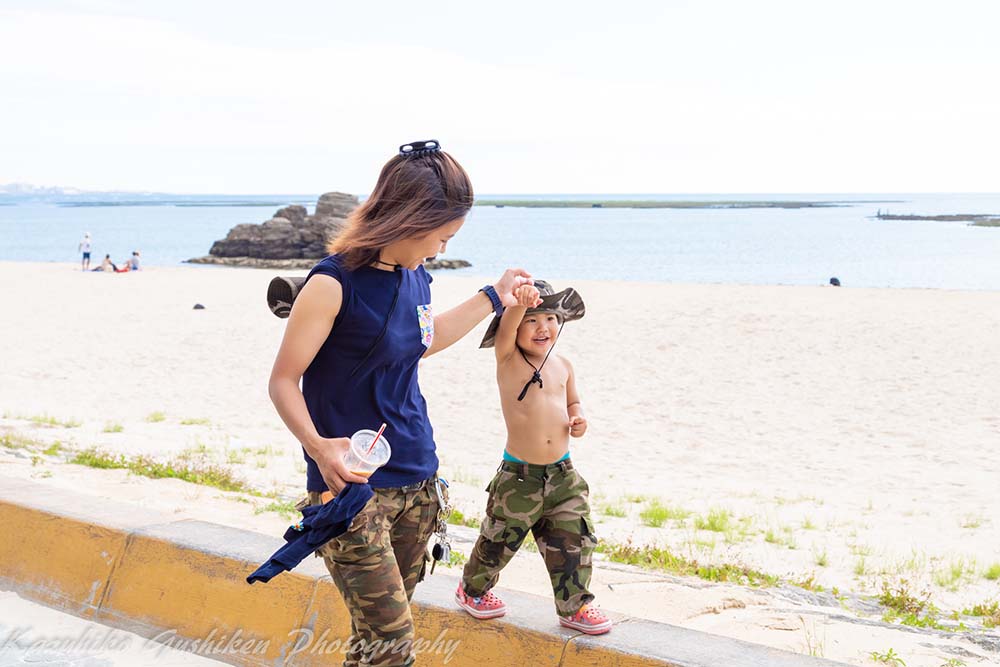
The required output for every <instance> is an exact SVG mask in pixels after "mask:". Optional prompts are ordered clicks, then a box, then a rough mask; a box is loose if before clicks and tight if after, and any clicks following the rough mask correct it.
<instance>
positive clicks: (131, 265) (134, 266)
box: [115, 250, 139, 273]
mask: <svg viewBox="0 0 1000 667" xmlns="http://www.w3.org/2000/svg"><path fill="white" fill-rule="evenodd" d="M138 270H139V251H138V250H133V251H132V256H131V257H129V258H128V259H126V260H125V261H124V262H123V263H122V268H120V269H119V268H117V267H115V273H128V272H129V271H138Z"/></svg>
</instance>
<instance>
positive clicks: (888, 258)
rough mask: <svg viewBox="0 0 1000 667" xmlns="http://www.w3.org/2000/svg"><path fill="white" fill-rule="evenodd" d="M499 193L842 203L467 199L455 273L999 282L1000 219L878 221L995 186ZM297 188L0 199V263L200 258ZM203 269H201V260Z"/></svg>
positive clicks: (865, 283)
mask: <svg viewBox="0 0 1000 667" xmlns="http://www.w3.org/2000/svg"><path fill="white" fill-rule="evenodd" d="M491 198H503V199H515V198H517V199H528V198H531V199H557V198H562V199H574V200H580V199H590V200H607V199H643V200H647V199H656V200H699V201H704V200H713V201H714V200H718V201H724V200H760V201H772V200H804V201H827V202H842V201H850V202H853V203H850V204H846V205H843V206H833V207H825V208H804V209H777V208H774V209H721V208H720V209H613V208H583V209H579V208H564V209H543V208H515V207H509V206H507V207H503V208H496V207H492V206H484V207H476V208H474V209H473V210H472V212H471V213H470V214H469V216H468V218H467V221H466V224H465V226H464V227H463V228H462V231H461V232H460V233H459V234H458V236H456V237H455V238H454V239H453V240H452V242H451V243H450V244H449V247H448V255H447V256H448V257H453V258H461V259H466V260H468V261H470V262H472V264H473V267H472V268H471V269H464V270H462V271H460V272H459V273H466V274H474V275H487V276H491V275H496V274H499V273H500V272H501V271H502V270H503V269H504V268H506V267H509V266H521V267H524V268H526V269H528V270H529V271H531V272H532V273H533V274H535V275H536V276H538V277H544V278H546V279H551V280H555V281H562V280H566V279H572V278H578V279H579V278H586V279H597V280H627V281H644V282H683V283H741V284H770V285H775V284H777V285H817V284H823V283H826V282H827V281H828V280H829V278H830V277H831V276H837V277H838V278H839V279H840V280H841V282H842V284H843V285H844V286H856V287H925V288H948V289H989V290H996V289H1000V228H990V227H973V226H970V225H968V224H967V223H962V222H933V221H883V220H876V219H874V215H875V214H876V212H877V211H878V210H879V209H882V210H885V209H889V210H891V211H892V212H893V213H915V214H928V215H930V214H943V213H992V214H997V215H1000V194H919V195H912V194H911V195H907V194H863V195H858V194H836V195H830V194H823V195H809V194H794V195H791V194H765V195H740V194H713V195H650V194H630V195H559V194H552V195H493V196H483V197H480V200H488V199H491ZM315 201H316V197H315V196H310V195H269V196H247V197H233V196H221V195H219V196H212V195H204V196H197V197H194V196H190V197H182V196H177V197H165V198H160V199H158V200H155V201H147V202H143V203H142V205H114V206H110V205H108V206H106V205H100V203H99V202H87V203H88V205H86V206H75V205H72V206H67V205H65V203H63V204H58V203H53V202H44V201H19V202H15V203H14V204H12V205H0V260H15V261H57V262H67V261H78V260H79V254H78V253H77V244H78V243H79V241H80V238H81V237H82V235H83V233H84V232H85V231H89V232H90V233H91V235H92V238H93V246H94V248H93V253H94V254H93V257H94V259H95V260H96V261H97V262H99V261H100V258H101V257H103V255H104V253H106V252H107V253H111V257H112V259H113V260H114V261H115V262H119V261H122V260H124V259H125V258H126V257H127V256H128V255H130V254H131V252H132V250H134V249H139V250H141V251H142V256H143V259H144V262H145V264H146V265H176V264H178V263H179V262H182V261H183V260H185V259H188V258H191V257H197V256H201V255H206V254H208V250H209V248H210V247H211V245H212V242H213V241H215V240H217V239H220V238H223V237H224V236H225V235H226V233H227V232H228V230H229V229H230V228H231V227H233V226H234V225H237V224H240V223H258V222H263V221H264V220H266V219H268V218H269V217H271V215H272V214H273V213H274V211H275V210H276V209H277V208H279V207H280V206H283V205H286V204H289V203H299V204H304V205H306V206H307V207H308V208H309V210H310V212H312V209H313V206H314V204H315ZM206 270H211V269H210V268H206Z"/></svg>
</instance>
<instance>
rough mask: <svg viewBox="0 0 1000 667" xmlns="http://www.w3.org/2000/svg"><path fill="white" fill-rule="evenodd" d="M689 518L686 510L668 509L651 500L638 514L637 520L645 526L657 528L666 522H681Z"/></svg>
mask: <svg viewBox="0 0 1000 667" xmlns="http://www.w3.org/2000/svg"><path fill="white" fill-rule="evenodd" d="M689 516H691V513H690V512H688V511H687V510H684V509H680V508H677V507H669V506H667V505H664V504H663V503H661V502H660V501H659V500H657V499H653V500H652V501H650V503H649V504H648V505H647V506H646V507H644V508H643V509H642V511H641V512H639V518H640V519H642V522H643V523H644V524H645V525H647V526H652V527H653V528H659V527H660V526H662V525H663V524H665V523H666V522H667V521H670V520H674V521H683V520H684V519H686V518H688V517H689Z"/></svg>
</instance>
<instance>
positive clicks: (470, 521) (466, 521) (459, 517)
mask: <svg viewBox="0 0 1000 667" xmlns="http://www.w3.org/2000/svg"><path fill="white" fill-rule="evenodd" d="M448 523H450V524H451V525H453V526H468V527H469V528H479V525H480V524H481V523H482V519H480V518H479V517H474V516H465V515H464V514H463V513H462V512H461V511H459V510H456V509H453V510H452V511H451V514H449V515H448Z"/></svg>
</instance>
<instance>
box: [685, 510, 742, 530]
mask: <svg viewBox="0 0 1000 667" xmlns="http://www.w3.org/2000/svg"><path fill="white" fill-rule="evenodd" d="M732 519H733V515H732V514H730V513H729V510H725V509H719V508H716V509H712V510H709V512H708V514H707V515H706V516H703V517H702V516H698V517H695V519H694V527H695V528H697V529H698V530H710V531H712V532H713V533H724V532H726V531H727V530H729V529H730V528H731V527H732Z"/></svg>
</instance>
